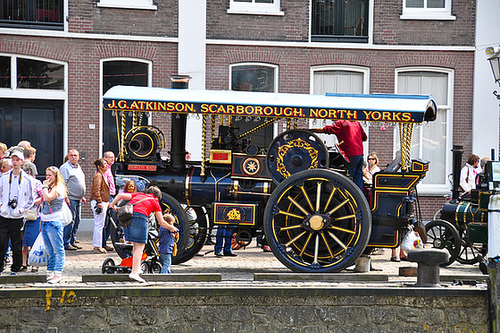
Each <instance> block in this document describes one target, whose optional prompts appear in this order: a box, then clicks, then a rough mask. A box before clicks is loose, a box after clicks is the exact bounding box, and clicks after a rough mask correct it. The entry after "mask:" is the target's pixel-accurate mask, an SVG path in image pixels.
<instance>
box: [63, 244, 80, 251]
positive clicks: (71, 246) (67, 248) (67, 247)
mask: <svg viewBox="0 0 500 333" xmlns="http://www.w3.org/2000/svg"><path fill="white" fill-rule="evenodd" d="M64 249H65V250H68V251H76V250H78V249H77V248H76V247H74V246H73V245H68V246H66V247H65V248H64Z"/></svg>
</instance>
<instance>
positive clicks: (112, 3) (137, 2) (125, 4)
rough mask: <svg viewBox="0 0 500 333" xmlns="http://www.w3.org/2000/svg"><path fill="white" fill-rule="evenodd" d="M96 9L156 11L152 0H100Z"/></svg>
mask: <svg viewBox="0 0 500 333" xmlns="http://www.w3.org/2000/svg"><path fill="white" fill-rule="evenodd" d="M97 6H98V7H112V8H128V9H149V10H156V9H157V7H156V5H155V4H154V3H153V0H100V1H99V2H98V3H97Z"/></svg>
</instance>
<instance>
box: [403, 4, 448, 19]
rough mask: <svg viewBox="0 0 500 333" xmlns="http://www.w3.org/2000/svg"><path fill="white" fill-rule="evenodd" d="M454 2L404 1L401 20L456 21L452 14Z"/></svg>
mask: <svg viewBox="0 0 500 333" xmlns="http://www.w3.org/2000/svg"><path fill="white" fill-rule="evenodd" d="M451 3H452V0H403V15H401V19H409V20H455V19H456V17H455V16H454V15H452V14H451Z"/></svg>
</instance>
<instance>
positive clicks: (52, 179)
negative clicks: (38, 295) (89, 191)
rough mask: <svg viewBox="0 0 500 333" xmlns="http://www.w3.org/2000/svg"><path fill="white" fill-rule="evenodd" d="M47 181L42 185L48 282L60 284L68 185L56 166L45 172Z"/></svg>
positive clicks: (43, 232) (43, 230)
mask: <svg viewBox="0 0 500 333" xmlns="http://www.w3.org/2000/svg"><path fill="white" fill-rule="evenodd" d="M45 177H46V178H47V179H45V180H44V181H43V185H42V198H43V206H42V214H41V219H42V223H41V231H42V237H43V242H44V243H45V248H46V249H47V253H48V260H47V282H48V283H51V284H55V283H59V282H61V280H62V272H63V267H64V260H65V256H66V253H65V252H64V241H63V233H64V217H63V213H62V205H65V204H66V203H65V199H66V196H67V191H66V185H65V184H64V181H63V179H62V176H61V172H60V171H59V169H58V168H57V167H55V166H50V167H48V168H47V169H46V170H45Z"/></svg>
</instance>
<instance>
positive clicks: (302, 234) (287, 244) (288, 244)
mask: <svg viewBox="0 0 500 333" xmlns="http://www.w3.org/2000/svg"><path fill="white" fill-rule="evenodd" d="M305 234H306V231H304V232H302V233H301V234H300V235H298V236H297V237H295V238H294V239H292V240H290V241H289V242H288V243H286V244H285V246H286V247H288V246H290V245H291V244H292V243H295V241H297V240H298V239H299V238H300V237H302V236H304V235H305Z"/></svg>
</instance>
